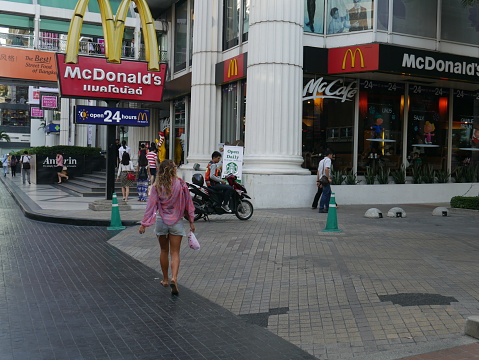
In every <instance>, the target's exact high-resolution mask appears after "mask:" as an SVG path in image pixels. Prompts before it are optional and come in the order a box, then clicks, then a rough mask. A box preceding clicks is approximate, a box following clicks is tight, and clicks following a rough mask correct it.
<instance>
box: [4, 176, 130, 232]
mask: <svg viewBox="0 0 479 360" xmlns="http://www.w3.org/2000/svg"><path fill="white" fill-rule="evenodd" d="M0 180H1V181H2V183H3V184H4V185H5V188H6V189H7V191H8V192H9V193H10V195H11V196H12V198H13V199H14V200H15V202H16V203H17V205H18V206H19V207H20V209H21V210H22V212H23V215H25V217H26V218H28V219H32V220H37V221H42V222H48V223H55V224H63V225H75V226H105V227H108V226H110V220H101V219H96V220H95V219H86V218H72V217H61V216H55V215H45V214H42V213H40V212H38V211H35V210H34V209H32V207H38V206H37V205H36V204H35V203H32V205H31V206H30V204H28V203H29V202H32V201H31V200H30V199H24V198H22V196H20V195H19V194H18V192H17V191H15V189H14V187H13V186H12V185H11V184H9V183H7V182H5V181H4V179H3V178H0ZM122 223H123V225H124V226H135V225H138V221H137V220H124V221H122Z"/></svg>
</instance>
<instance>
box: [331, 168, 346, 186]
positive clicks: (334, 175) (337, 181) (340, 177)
mask: <svg viewBox="0 0 479 360" xmlns="http://www.w3.org/2000/svg"><path fill="white" fill-rule="evenodd" d="M331 179H332V180H333V185H341V184H342V183H343V181H344V180H345V179H346V175H344V173H343V172H342V171H341V170H338V171H333V170H331Z"/></svg>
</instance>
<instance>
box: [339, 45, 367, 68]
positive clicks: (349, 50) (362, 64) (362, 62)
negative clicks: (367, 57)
mask: <svg viewBox="0 0 479 360" xmlns="http://www.w3.org/2000/svg"><path fill="white" fill-rule="evenodd" d="M358 53H359V57H360V59H359V60H360V65H361V67H362V68H363V67H364V57H363V52H362V51H361V49H359V48H356V49H355V50H354V52H353V51H352V50H351V49H348V51H346V53H345V54H344V57H343V66H342V67H341V69H343V70H344V69H345V68H346V59H347V58H348V54H349V55H351V68H354V67H355V65H356V54H358Z"/></svg>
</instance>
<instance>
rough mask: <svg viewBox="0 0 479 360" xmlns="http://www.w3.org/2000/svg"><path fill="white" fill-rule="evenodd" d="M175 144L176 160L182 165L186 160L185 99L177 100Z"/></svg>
mask: <svg viewBox="0 0 479 360" xmlns="http://www.w3.org/2000/svg"><path fill="white" fill-rule="evenodd" d="M174 106H175V123H174V131H175V144H174V149H173V151H174V161H175V164H176V165H182V164H184V162H185V149H184V147H185V123H186V106H185V99H181V100H178V101H175V103H174Z"/></svg>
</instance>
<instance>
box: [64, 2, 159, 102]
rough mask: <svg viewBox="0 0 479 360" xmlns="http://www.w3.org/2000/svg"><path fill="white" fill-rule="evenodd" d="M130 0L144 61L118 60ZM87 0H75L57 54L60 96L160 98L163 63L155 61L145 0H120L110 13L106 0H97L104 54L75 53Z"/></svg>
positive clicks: (155, 49) (153, 36) (152, 31)
mask: <svg viewBox="0 0 479 360" xmlns="http://www.w3.org/2000/svg"><path fill="white" fill-rule="evenodd" d="M131 1H133V2H134V3H135V4H136V6H137V8H138V13H139V15H140V20H141V23H142V28H143V34H144V38H145V39H144V40H145V41H144V42H145V50H146V60H147V61H148V63H146V62H140V61H127V60H123V61H122V60H121V50H122V42H123V33H124V30H125V20H126V16H127V14H128V11H129V6H130V3H131ZM88 2H89V0H79V1H78V3H77V5H76V7H75V10H74V14H73V18H72V21H71V23H70V29H69V32H68V39H67V48H66V54H57V67H58V81H59V87H60V92H61V94H62V96H64V97H74V98H101V99H119V100H137V101H161V100H162V97H163V87H164V82H165V76H166V64H160V63H159V52H158V43H157V40H156V31H155V27H154V24H153V18H152V16H151V13H150V9H149V8H148V4H147V3H146V1H145V0H121V3H120V6H119V7H118V11H117V13H116V16H113V13H112V10H111V6H110V3H109V0H98V4H99V7H100V15H101V19H102V26H103V32H104V35H105V57H106V60H105V59H103V58H100V57H90V56H78V47H79V43H80V34H81V29H82V25H83V16H84V14H85V11H86V8H87V5H88Z"/></svg>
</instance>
